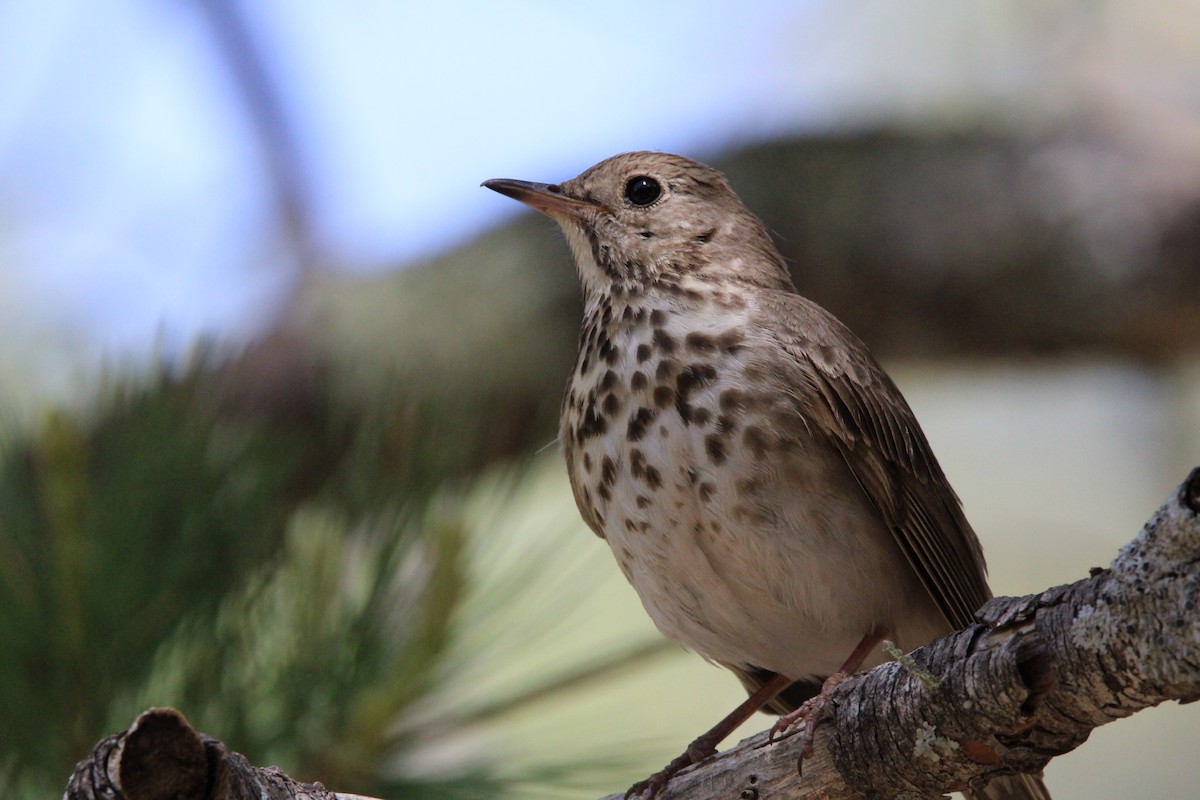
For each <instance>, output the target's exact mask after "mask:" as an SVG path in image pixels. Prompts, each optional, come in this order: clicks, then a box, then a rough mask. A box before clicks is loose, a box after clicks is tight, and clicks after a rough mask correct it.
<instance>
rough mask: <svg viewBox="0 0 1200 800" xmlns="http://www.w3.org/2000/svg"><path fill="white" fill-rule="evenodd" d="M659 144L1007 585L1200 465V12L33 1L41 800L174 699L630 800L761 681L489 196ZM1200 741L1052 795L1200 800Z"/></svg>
mask: <svg viewBox="0 0 1200 800" xmlns="http://www.w3.org/2000/svg"><path fill="white" fill-rule="evenodd" d="M630 149H661V150H670V151H676V152H681V153H684V154H686V155H689V156H692V157H695V158H699V159H701V160H705V161H708V162H710V163H713V164H714V165H716V166H718V167H719V168H721V169H722V170H724V171H725V172H726V174H727V175H728V177H729V179H730V181H731V183H732V184H733V185H734V187H735V188H736V189H737V190H738V192H739V193H740V194H741V196H742V198H743V199H744V200H745V201H746V203H747V204H748V205H749V206H750V207H751V208H752V209H753V210H754V211H755V212H756V213H758V214H759V215H760V216H762V217H763V219H764V220H765V221H766V222H767V224H768V226H769V227H770V228H771V230H772V232H773V233H774V234H775V236H776V238H777V241H778V243H779V245H780V247H781V249H782V250H783V252H784V253H785V255H786V256H787V258H788V260H789V263H790V264H791V265H792V267H793V272H794V275H795V278H796V281H797V284H798V285H799V286H800V287H801V290H802V291H803V292H804V293H806V294H807V295H809V296H810V297H813V298H814V299H816V300H817V301H819V302H820V303H822V304H823V305H825V306H826V307H828V308H829V309H831V310H832V311H833V312H834V313H835V314H837V315H838V316H839V317H841V318H842V319H843V320H844V321H845V322H846V323H848V324H849V325H850V327H851V328H853V329H854V330H855V331H856V332H857V333H858V334H859V335H860V336H861V337H862V338H863V339H864V340H865V341H866V342H867V343H868V345H869V346H870V347H871V348H872V349H873V350H874V351H875V353H876V354H877V355H878V356H879V357H880V359H881V360H882V361H883V362H884V364H885V365H886V366H887V367H888V368H889V370H891V371H892V373H893V375H894V376H895V377H896V379H897V382H898V383H899V384H900V386H901V388H902V389H903V390H904V392H905V393H906V395H907V397H908V398H909V401H910V403H911V404H912V405H913V407H914V409H915V410H916V412H917V415H918V417H919V418H920V419H921V421H922V423H923V425H924V427H925V429H926V432H927V434H928V436H929V438H930V440H931V442H932V444H933V446H934V449H935V450H936V452H937V453H938V455H939V457H940V459H941V460H942V463H943V466H944V468H945V470H946V472H947V473H948V475H949V477H950V479H951V481H952V483H953V484H954V486H955V487H956V489H957V490H958V492H959V494H960V495H961V496H962V498H963V500H964V503H965V506H966V510H967V513H968V516H969V517H970V518H971V519H972V521H973V522H974V525H975V527H976V529H977V531H978V532H979V534H980V537H981V539H982V540H983V542H984V546H985V550H986V551H987V553H988V556H989V562H990V566H991V578H992V585H993V587H994V589H995V590H996V592H997V593H1001V594H1014V593H1025V592H1030V591H1036V590H1039V589H1042V588H1045V587H1047V586H1049V585H1052V584H1055V583H1063V582H1069V581H1073V580H1076V579H1078V578H1080V577H1083V576H1085V575H1086V574H1087V569H1088V568H1089V567H1091V566H1095V565H1105V564H1107V563H1108V562H1109V561H1110V560H1111V559H1112V557H1113V556H1114V555H1115V553H1116V550H1117V548H1118V547H1119V546H1120V545H1121V544H1123V543H1124V542H1126V541H1127V540H1128V539H1130V538H1132V536H1133V535H1134V534H1135V533H1136V531H1137V529H1138V528H1139V526H1140V525H1141V524H1142V522H1144V521H1145V519H1146V518H1147V517H1148V516H1149V514H1150V513H1151V512H1152V511H1153V510H1154V509H1155V508H1156V507H1157V505H1158V504H1159V503H1160V502H1161V501H1162V500H1163V498H1165V497H1166V496H1167V494H1168V493H1169V492H1170V491H1171V490H1172V489H1173V487H1174V486H1175V485H1176V484H1177V483H1178V482H1179V481H1180V480H1181V479H1182V478H1183V477H1184V476H1185V474H1186V472H1187V470H1188V469H1189V468H1190V467H1192V466H1195V464H1196V463H1200V310H1198V309H1200V5H1198V4H1197V3H1196V2H1194V0H1192V1H1190V2H1189V1H1188V0H1163V1H1162V2H1159V3H1155V4H1135V3H1131V2H1130V3H1123V2H1103V1H1102V0H1091V2H1084V1H1083V0H1074V1H1072V0H1057V1H1055V2H1044V1H1043V2H1021V1H1020V0H1008V1H1007V2H1005V1H1002V0H984V2H977V3H970V4H964V3H959V2H954V0H926V1H924V2H917V3H913V2H899V0H894V1H890V2H889V1H885V0H859V1H858V2H834V0H802V1H801V2H756V3H741V4H737V7H736V8H735V7H733V5H726V4H718V3H707V2H687V3H685V2H674V1H668V2H660V3H653V4H647V3H634V2H622V1H617V2H609V3H606V4H604V6H603V8H597V7H594V6H592V5H583V4H563V3H551V2H529V3H515V4H505V5H503V6H502V5H500V4H486V3H481V2H479V3H472V2H462V3H454V2H448V3H425V4H417V3H387V2H367V0H357V1H355V2H343V3H338V4H333V3H317V2H308V1H307V0H293V2H289V3H286V4H285V3H248V2H246V3H243V2H234V1H233V0H173V2H149V0H126V1H125V2H122V1H121V0H107V1H106V2H100V3H96V2H83V1H82V0H42V2H39V3H20V2H9V3H0V415H2V416H0V420H2V424H0V439H2V444H0V447H2V449H0V793H2V794H3V795H4V796H5V797H13V798H26V797H28V798H33V797H46V796H53V795H54V794H56V793H59V792H61V789H62V786H63V785H64V782H65V778H66V777H67V775H68V774H69V771H70V769H71V766H72V765H73V764H74V762H75V761H76V760H77V759H79V758H82V757H84V756H85V755H86V753H87V752H88V750H89V749H90V747H91V746H92V745H93V744H94V743H95V741H96V740H97V739H99V738H100V737H101V736H103V735H106V734H108V733H112V732H115V731H117V730H120V729H122V728H125V727H127V726H128V724H129V723H130V722H131V721H132V719H133V717H134V715H135V714H136V713H137V712H138V711H140V710H142V709H144V708H145V707H147V706H150V705H173V706H176V707H178V708H180V709H181V710H182V711H183V712H184V713H185V714H186V715H188V717H189V718H190V719H191V721H192V722H193V723H194V724H195V725H196V726H197V728H199V729H200V730H203V731H205V732H207V733H209V734H212V735H214V736H217V737H220V738H222V739H223V740H224V741H225V742H226V743H227V744H229V746H230V747H232V748H234V749H236V750H238V751H240V752H242V753H244V754H245V755H247V757H249V759H250V760H251V761H252V762H254V763H259V764H279V765H280V766H281V767H283V768H284V769H285V770H286V771H288V772H289V773H291V774H293V775H296V776H297V777H301V778H304V779H306V780H321V781H323V782H324V783H325V784H326V785H328V786H331V787H333V788H335V789H337V790H340V791H358V792H362V793H364V794H373V795H378V796H384V797H388V798H402V797H403V798H408V797H422V796H427V795H428V796H433V795H437V796H439V797H447V796H449V797H464V798H465V797H484V796H487V797H494V796H506V795H507V796H513V797H536V796H556V797H580V798H583V797H594V796H598V795H600V794H603V793H606V792H611V791H617V790H620V789H623V788H624V787H625V786H627V785H628V784H629V783H631V782H632V781H633V780H635V779H638V778H640V777H644V776H645V775H646V774H648V773H649V772H650V771H652V770H654V769H657V768H658V767H659V766H661V764H662V763H664V762H665V761H666V760H667V759H669V758H670V757H672V756H674V755H676V754H677V753H678V752H679V750H680V749H681V748H682V747H683V745H684V744H685V743H686V742H688V741H690V740H691V739H692V738H693V737H694V736H695V735H696V734H698V733H699V732H700V731H701V730H703V729H705V728H707V727H708V725H709V724H711V723H712V722H713V721H715V720H716V719H717V718H718V717H719V716H721V715H723V714H724V713H725V711H727V710H728V709H729V708H730V707H731V706H732V705H733V704H735V703H736V702H738V701H739V700H740V698H741V690H740V688H739V687H738V686H737V682H736V681H735V680H733V678H732V677H731V676H729V675H727V674H724V673H722V672H721V671H720V670H718V669H716V668H714V667H711V666H709V665H707V664H705V663H704V662H703V661H702V660H701V659H699V658H698V657H696V656H694V655H692V654H687V653H684V652H683V651H682V650H680V649H679V648H676V647H674V646H672V645H669V644H664V643H663V642H662V641H661V640H660V639H659V638H658V637H657V635H656V633H655V632H654V630H653V629H652V626H651V625H650V623H649V621H648V620H647V619H646V618H645V615H644V613H643V612H642V610H641V608H640V606H639V604H638V602H637V599H636V597H635V596H634V595H633V592H632V590H631V589H630V588H629V587H628V586H627V585H625V584H624V581H623V580H622V579H621V577H620V575H619V572H618V570H616V569H615V568H614V566H613V564H612V563H611V556H610V555H609V553H608V551H607V548H605V547H604V546H603V544H602V543H601V542H599V541H598V540H597V539H595V537H593V536H592V535H591V534H590V533H589V532H587V531H586V529H585V528H584V526H583V524H582V523H581V522H580V521H579V519H578V517H577V514H576V512H575V509H574V506H573V502H572V500H571V495H570V491H569V488H568V487H567V484H566V479H565V475H564V472H563V469H562V467H561V464H560V458H559V455H558V453H557V448H556V446H555V444H554V441H553V440H554V431H555V419H556V415H557V407H558V402H559V397H560V392H561V387H562V385H563V383H564V381H565V378H566V375H567V370H568V368H569V364H570V360H571V358H572V356H573V351H574V343H575V335H576V327H577V325H578V318H579V313H580V309H579V305H578V298H577V292H576V287H575V278H574V273H573V268H572V266H571V263H570V257H569V254H568V252H567V249H566V247H565V244H564V242H563V241H562V238H561V236H560V235H559V234H558V232H557V230H556V229H555V228H554V226H553V224H552V223H551V222H549V221H548V220H545V219H542V218H534V217H533V216H532V215H530V214H526V213H524V211H523V209H522V208H521V207H520V206H518V204H516V203H512V202H511V201H509V200H506V199H505V198H502V197H499V196H497V195H495V194H493V193H490V192H487V191H486V190H483V189H480V188H479V186H478V184H479V182H480V181H481V180H483V179H486V178H492V177H518V178H526V179H531V180H542V181H557V180H562V179H566V178H568V177H571V176H573V175H575V174H577V173H578V172H580V171H582V170H583V169H585V168H586V167H588V166H590V165H591V164H593V163H595V162H597V161H599V160H601V159H603V158H605V157H607V156H610V155H612V154H614V153H617V152H620V151H624V150H630ZM768 722H769V720H768V719H767V718H766V717H759V718H757V719H755V720H752V721H751V723H749V724H748V726H747V727H746V728H745V729H744V730H743V732H744V733H745V734H747V735H748V734H749V733H751V732H753V731H756V730H758V729H761V728H763V727H765V726H766V725H767V724H768ZM1196 726H1197V717H1196V712H1195V710H1194V709H1179V708H1177V707H1174V706H1172V707H1164V708H1159V709H1153V710H1151V711H1148V712H1145V713H1143V714H1139V715H1138V716H1136V717H1134V718H1133V719H1130V720H1127V721H1122V722H1121V723H1119V724H1115V725H1111V726H1107V727H1105V728H1102V729H1101V730H1099V731H1098V732H1097V733H1096V734H1095V735H1094V736H1093V737H1092V740H1091V741H1089V742H1088V744H1086V745H1085V746H1084V747H1083V748H1081V749H1080V750H1079V751H1078V752H1076V753H1073V754H1070V755H1068V756H1065V757H1063V758H1060V759H1058V760H1056V761H1054V762H1053V763H1052V764H1051V765H1050V768H1049V770H1048V772H1047V782H1048V785H1049V786H1050V788H1051V790H1052V791H1053V792H1054V795H1055V797H1056V798H1058V799H1059V800H1072V798H1095V797H1133V796H1140V797H1155V798H1164V799H1165V798H1181V799H1182V798H1191V797H1194V774H1193V773H1194V769H1193V764H1192V762H1193V758H1192V750H1193V748H1194V741H1195V737H1194V732H1195V730H1196Z"/></svg>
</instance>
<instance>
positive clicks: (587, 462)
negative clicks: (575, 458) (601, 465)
mask: <svg viewBox="0 0 1200 800" xmlns="http://www.w3.org/2000/svg"><path fill="white" fill-rule="evenodd" d="M583 471H584V472H591V471H592V454H591V453H584V454H583Z"/></svg>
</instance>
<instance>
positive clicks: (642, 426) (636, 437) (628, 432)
mask: <svg viewBox="0 0 1200 800" xmlns="http://www.w3.org/2000/svg"><path fill="white" fill-rule="evenodd" d="M657 415H658V412H657V411H655V410H654V409H652V408H646V407H645V406H642V407H641V408H639V409H638V410H637V411H636V412H634V414H633V416H632V417H630V418H629V426H628V427H627V428H626V429H625V438H626V439H628V440H629V441H631V442H637V441H641V438H642V437H643V436H645V435H646V428H647V427H649V425H650V423H651V422H653V421H654V418H655V416H657Z"/></svg>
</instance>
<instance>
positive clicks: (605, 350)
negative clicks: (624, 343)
mask: <svg viewBox="0 0 1200 800" xmlns="http://www.w3.org/2000/svg"><path fill="white" fill-rule="evenodd" d="M597 352H598V353H599V355H600V360H602V361H603V362H604V363H605V364H608V365H610V366H611V365H613V364H616V363H617V358H618V357H619V356H620V355H621V351H619V350H617V348H615V347H613V344H612V342H610V341H609V340H608V337H607V336H605V337H604V339H603V340H602V341H601V342H600V346H599V348H598V351H597Z"/></svg>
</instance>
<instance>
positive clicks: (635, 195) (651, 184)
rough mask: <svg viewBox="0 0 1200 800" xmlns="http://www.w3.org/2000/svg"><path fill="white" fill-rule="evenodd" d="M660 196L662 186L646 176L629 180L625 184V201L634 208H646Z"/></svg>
mask: <svg viewBox="0 0 1200 800" xmlns="http://www.w3.org/2000/svg"><path fill="white" fill-rule="evenodd" d="M661 195H662V186H660V185H659V183H658V181H656V180H654V178H651V177H650V176H648V175H638V176H636V177H633V178H630V179H629V182H628V183H626V184H625V199H626V200H628V201H629V202H631V203H633V204H634V205H635V206H648V205H650V204H651V203H653V202H654V201H655V200H657V199H658V198H659V197H660V196H661Z"/></svg>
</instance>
